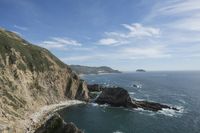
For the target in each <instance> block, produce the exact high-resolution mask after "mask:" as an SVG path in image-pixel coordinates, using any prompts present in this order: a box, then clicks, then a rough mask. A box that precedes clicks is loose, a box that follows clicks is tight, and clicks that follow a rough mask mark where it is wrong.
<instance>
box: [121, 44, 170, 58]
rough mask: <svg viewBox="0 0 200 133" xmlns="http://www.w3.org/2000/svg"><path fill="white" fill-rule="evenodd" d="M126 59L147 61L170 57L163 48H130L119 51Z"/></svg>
mask: <svg viewBox="0 0 200 133" xmlns="http://www.w3.org/2000/svg"><path fill="white" fill-rule="evenodd" d="M121 55H123V56H124V57H125V58H126V59H149V58H166V57H171V55H170V54H169V53H167V50H166V48H165V47H164V46H149V47H132V48H124V49H122V51H121Z"/></svg>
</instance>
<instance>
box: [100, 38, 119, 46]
mask: <svg viewBox="0 0 200 133" xmlns="http://www.w3.org/2000/svg"><path fill="white" fill-rule="evenodd" d="M116 43H118V41H117V40H115V39H114V38H103V39H101V40H99V42H98V44H100V45H113V44H116Z"/></svg>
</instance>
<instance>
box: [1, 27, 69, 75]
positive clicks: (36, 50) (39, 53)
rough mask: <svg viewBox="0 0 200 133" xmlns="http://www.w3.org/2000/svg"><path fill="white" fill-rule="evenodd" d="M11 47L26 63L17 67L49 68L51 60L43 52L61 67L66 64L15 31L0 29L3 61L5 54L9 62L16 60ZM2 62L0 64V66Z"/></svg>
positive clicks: (39, 69) (37, 69)
mask: <svg viewBox="0 0 200 133" xmlns="http://www.w3.org/2000/svg"><path fill="white" fill-rule="evenodd" d="M11 48H14V49H15V50H16V51H17V52H19V53H20V54H21V56H22V57H23V61H24V62H25V63H26V64H22V63H21V64H18V68H19V69H23V70H24V69H26V68H28V69H30V70H32V71H33V70H35V71H45V70H49V69H50V66H51V65H52V62H50V61H49V60H48V59H47V58H46V57H45V54H46V55H48V56H49V57H50V58H51V59H52V60H54V61H55V62H56V64H57V65H59V66H60V67H61V68H64V67H66V65H65V64H64V63H63V62H61V61H60V60H59V59H58V58H57V57H55V56H54V55H53V54H51V53H50V52H49V51H48V50H46V49H44V48H41V47H38V46H35V45H32V44H30V43H29V42H27V41H25V40H24V39H22V38H20V37H19V36H18V35H16V34H15V33H12V32H9V31H5V30H2V29H0V54H1V56H2V57H3V59H4V61H5V59H6V56H9V64H14V63H15V62H16V57H15V56H14V55H12V51H11ZM1 66H2V64H0V67H1Z"/></svg>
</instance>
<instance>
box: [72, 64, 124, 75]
mask: <svg viewBox="0 0 200 133" xmlns="http://www.w3.org/2000/svg"><path fill="white" fill-rule="evenodd" d="M70 67H71V69H72V70H73V71H74V72H76V73H77V74H102V73H121V72H120V71H118V70H114V69H112V68H110V67H107V66H100V67H90V66H81V65H70Z"/></svg>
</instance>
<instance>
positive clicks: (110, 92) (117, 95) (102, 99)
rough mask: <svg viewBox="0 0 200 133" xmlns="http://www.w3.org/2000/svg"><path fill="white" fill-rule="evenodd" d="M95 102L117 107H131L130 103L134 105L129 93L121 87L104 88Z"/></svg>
mask: <svg viewBox="0 0 200 133" xmlns="http://www.w3.org/2000/svg"><path fill="white" fill-rule="evenodd" d="M95 102H96V103H98V104H110V105H112V106H117V107H118V106H123V107H129V106H130V103H132V102H131V98H130V96H129V94H128V92H127V91H126V90H125V89H123V88H120V87H113V88H104V90H103V91H102V93H101V94H100V95H99V97H98V98H97V99H96V100H95Z"/></svg>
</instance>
